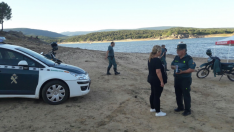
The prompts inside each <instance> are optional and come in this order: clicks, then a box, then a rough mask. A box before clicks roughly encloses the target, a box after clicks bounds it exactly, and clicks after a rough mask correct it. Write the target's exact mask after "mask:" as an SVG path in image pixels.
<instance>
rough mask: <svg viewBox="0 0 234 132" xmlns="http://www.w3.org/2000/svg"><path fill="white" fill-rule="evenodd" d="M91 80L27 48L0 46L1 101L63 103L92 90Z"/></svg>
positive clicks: (75, 69)
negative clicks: (32, 99)
mask: <svg viewBox="0 0 234 132" xmlns="http://www.w3.org/2000/svg"><path fill="white" fill-rule="evenodd" d="M90 83H91V80H90V78H89V75H88V73H87V72H86V71H84V70H83V69H81V68H79V67H75V66H71V65H67V64H63V63H61V64H57V63H55V62H54V61H51V60H49V59H47V58H45V57H44V56H43V55H41V54H38V53H36V52H34V51H32V50H29V49H27V48H23V47H20V46H15V45H9V44H0V98H18V97H19V98H35V99H39V98H40V97H42V99H43V100H44V101H45V102H47V103H49V104H53V105H56V104H61V103H63V102H64V101H66V100H67V99H68V98H69V97H76V96H82V95H85V94H87V93H89V91H90Z"/></svg>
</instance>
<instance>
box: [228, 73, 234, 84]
mask: <svg viewBox="0 0 234 132" xmlns="http://www.w3.org/2000/svg"><path fill="white" fill-rule="evenodd" d="M227 77H228V79H229V80H230V81H233V82H234V71H231V75H230V74H229V75H227Z"/></svg>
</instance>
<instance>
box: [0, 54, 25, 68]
mask: <svg viewBox="0 0 234 132" xmlns="http://www.w3.org/2000/svg"><path fill="white" fill-rule="evenodd" d="M2 51H3V60H4V62H5V64H6V65H12V66H17V65H18V63H19V62H20V61H21V60H23V55H21V54H19V53H16V52H13V51H10V50H2Z"/></svg>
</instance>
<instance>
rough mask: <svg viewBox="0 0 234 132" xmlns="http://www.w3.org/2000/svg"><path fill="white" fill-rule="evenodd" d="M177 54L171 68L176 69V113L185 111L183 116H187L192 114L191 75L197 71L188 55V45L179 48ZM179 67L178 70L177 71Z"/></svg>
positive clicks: (181, 45) (180, 45)
mask: <svg viewBox="0 0 234 132" xmlns="http://www.w3.org/2000/svg"><path fill="white" fill-rule="evenodd" d="M177 54H178V55H177V56H176V57H175V58H174V60H173V61H172V63H171V68H172V69H174V77H175V80H174V81H175V82H174V87H175V94H176V102H177V106H178V107H177V108H176V109H175V112H180V111H184V112H183V115H184V116H187V115H190V114H191V96H190V90H191V88H190V85H191V84H192V77H191V75H192V72H194V71H195V70H194V69H195V67H196V64H195V62H193V58H192V57H191V56H189V55H188V54H187V45H186V44H179V45H178V46H177ZM177 67H178V69H176V68H177ZM183 100H184V104H185V108H184V104H183Z"/></svg>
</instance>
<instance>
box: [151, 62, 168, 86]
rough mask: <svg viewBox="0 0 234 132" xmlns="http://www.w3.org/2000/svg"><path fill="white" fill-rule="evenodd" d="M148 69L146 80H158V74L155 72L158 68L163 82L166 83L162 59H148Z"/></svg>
mask: <svg viewBox="0 0 234 132" xmlns="http://www.w3.org/2000/svg"><path fill="white" fill-rule="evenodd" d="M148 69H149V75H148V81H149V82H152V81H155V82H158V83H159V82H160V80H159V78H158V75H157V74H156V69H160V70H161V73H162V78H163V82H164V83H167V75H166V72H165V69H164V66H163V64H162V61H161V60H160V59H159V58H153V59H151V60H150V62H149V61H148Z"/></svg>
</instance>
